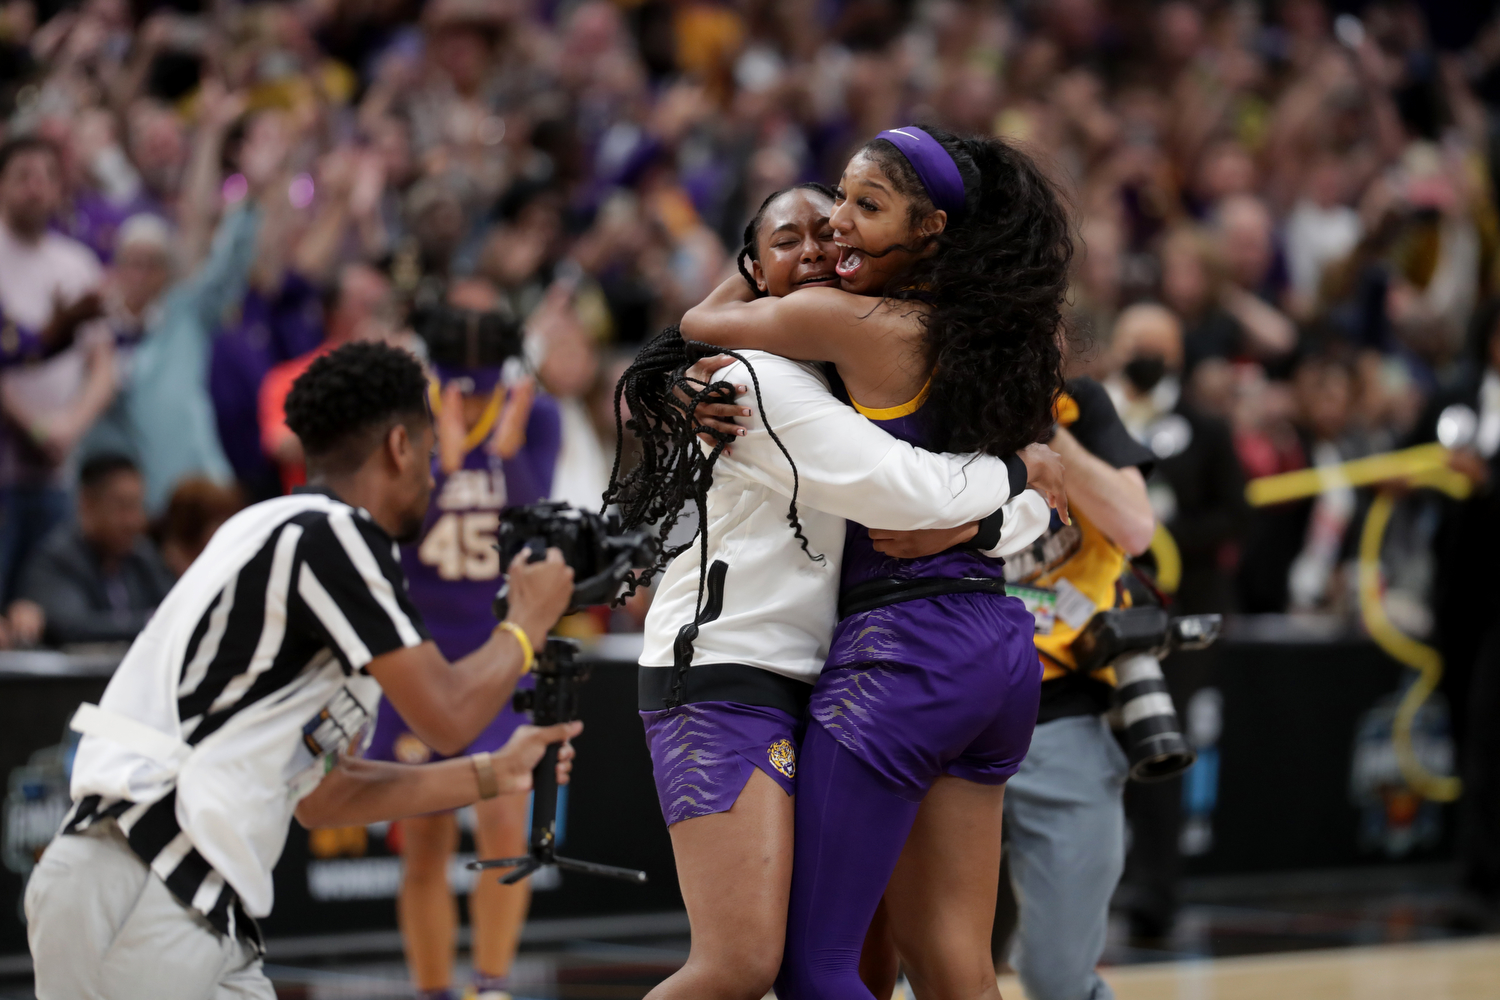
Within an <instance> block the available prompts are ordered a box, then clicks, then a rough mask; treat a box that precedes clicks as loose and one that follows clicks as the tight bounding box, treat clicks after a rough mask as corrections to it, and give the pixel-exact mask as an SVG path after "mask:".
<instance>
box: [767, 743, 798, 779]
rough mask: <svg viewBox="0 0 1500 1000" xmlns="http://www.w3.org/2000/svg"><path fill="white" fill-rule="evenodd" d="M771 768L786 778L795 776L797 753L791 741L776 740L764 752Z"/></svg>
mask: <svg viewBox="0 0 1500 1000" xmlns="http://www.w3.org/2000/svg"><path fill="white" fill-rule="evenodd" d="M766 756H767V757H768V758H770V761H771V766H772V767H774V768H776V770H778V771H780V772H781V773H782V774H784V775H786V776H787V777H788V778H795V777H796V776H797V751H796V749H795V748H794V747H793V746H792V741H791V740H777V741H776V742H775V743H772V744H771V746H770V747H769V748H768V749H767V750H766Z"/></svg>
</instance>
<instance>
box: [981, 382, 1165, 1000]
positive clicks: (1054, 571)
mask: <svg viewBox="0 0 1500 1000" xmlns="http://www.w3.org/2000/svg"><path fill="white" fill-rule="evenodd" d="M1057 417H1058V420H1057V424H1058V426H1057V431H1056V434H1055V435H1054V437H1053V439H1052V441H1051V442H1050V443H1051V445H1052V448H1053V449H1054V450H1055V451H1057V453H1058V454H1059V455H1061V456H1062V457H1063V462H1064V463H1065V464H1066V466H1067V469H1068V504H1069V508H1070V510H1071V511H1072V514H1073V524H1072V525H1064V524H1060V523H1059V522H1058V521H1057V520H1056V518H1054V520H1053V526H1052V530H1051V531H1049V532H1048V533H1047V534H1045V535H1043V536H1042V537H1041V538H1040V539H1038V540H1037V541H1036V542H1035V543H1034V544H1033V545H1032V547H1031V550H1030V552H1028V553H1022V554H1020V555H1017V556H1013V557H1011V558H1010V559H1009V560H1007V561H1006V566H1005V576H1006V579H1007V580H1008V581H1012V582H1013V583H1016V584H1020V585H1022V586H1025V587H1029V588H1035V589H1036V590H1037V591H1039V592H1043V593H1045V595H1046V596H1042V597H1041V600H1042V601H1044V602H1052V603H1048V604H1047V605H1046V606H1045V610H1044V611H1043V613H1042V614H1041V615H1039V616H1038V618H1037V632H1036V647H1037V652H1038V653H1039V654H1041V660H1042V701H1041V708H1040V710H1039V712H1038V715H1037V727H1036V732H1035V734H1034V735H1033V736H1032V738H1031V751H1030V753H1028V754H1027V756H1026V760H1025V762H1024V763H1022V765H1021V769H1020V770H1019V771H1018V772H1017V773H1016V776H1015V777H1014V778H1012V779H1011V780H1010V784H1009V786H1008V788H1007V792H1006V796H1005V823H1006V827H1007V845H1008V847H1009V852H1010V873H1011V881H1012V884H1013V885H1014V887H1015V896H1016V901H1017V906H1018V924H1017V928H1016V934H1017V941H1018V944H1019V948H1018V950H1017V961H1016V965H1017V970H1018V971H1019V972H1020V974H1021V981H1022V983H1023V984H1024V985H1025V988H1026V995H1027V996H1029V997H1031V998H1032V1000H1065V998H1066V1000H1077V998H1080V997H1088V998H1090V1000H1102V998H1107V997H1109V996H1111V995H1112V994H1111V992H1110V989H1109V986H1108V985H1106V984H1105V983H1104V981H1103V980H1102V979H1100V978H1099V976H1098V974H1097V973H1095V971H1094V966H1095V965H1096V964H1097V963H1098V961H1099V955H1100V954H1101V953H1102V952H1103V950H1104V939H1105V931H1106V929H1107V924H1108V920H1109V899H1110V895H1111V894H1112V893H1113V892H1114V889H1115V885H1116V883H1118V882H1119V880H1120V872H1121V869H1122V868H1123V866H1124V861H1125V810H1124V802H1123V793H1124V787H1125V777H1126V768H1127V764H1126V759H1125V754H1124V753H1123V752H1122V751H1121V748H1120V744H1119V742H1118V741H1117V740H1116V739H1115V736H1114V734H1113V733H1112V732H1110V727H1109V723H1108V722H1106V721H1105V719H1104V713H1105V712H1107V711H1108V710H1109V707H1110V696H1111V686H1112V685H1113V683H1114V677H1113V671H1112V670H1109V669H1105V670H1102V671H1097V672H1096V673H1094V674H1092V675H1085V674H1082V673H1080V672H1078V671H1077V670H1075V669H1074V661H1073V656H1072V652H1071V651H1070V649H1069V645H1070V644H1071V643H1072V641H1073V639H1074V638H1075V637H1076V636H1077V635H1078V632H1079V630H1080V629H1082V627H1083V626H1084V625H1085V624H1087V623H1088V620H1089V619H1090V618H1091V617H1092V616H1093V614H1094V613H1095V612H1096V611H1099V610H1102V609H1105V608H1110V607H1114V606H1116V604H1117V603H1118V602H1119V598H1118V596H1117V594H1118V591H1117V588H1116V581H1117V580H1118V579H1119V577H1120V573H1121V571H1122V570H1123V569H1124V568H1125V560H1126V554H1127V553H1128V554H1130V555H1139V554H1141V553H1142V552H1144V551H1146V549H1147V547H1148V546H1150V544H1151V536H1152V533H1153V532H1154V530H1155V518H1154V516H1153V514H1152V512H1151V502H1150V500H1149V499H1148V498H1147V495H1146V481H1145V477H1146V476H1147V475H1149V474H1150V471H1151V465H1152V455H1151V453H1150V452H1148V451H1147V450H1146V449H1145V448H1144V447H1142V446H1141V445H1140V444H1138V443H1137V442H1136V441H1135V439H1134V438H1132V437H1131V436H1130V434H1129V432H1128V431H1126V429H1125V425H1124V424H1123V423H1121V421H1120V418H1119V416H1118V415H1117V413H1116V412H1115V408H1114V406H1113V404H1112V403H1111V402H1110V399H1109V396H1108V394H1107V393H1105V391H1104V389H1103V387H1101V386H1100V385H1099V384H1098V383H1097V382H1094V381H1093V380H1092V379H1086V378H1076V379H1072V380H1070V381H1069V382H1068V384H1067V393H1066V395H1064V396H1063V397H1062V398H1061V399H1060V400H1059V401H1058V405H1057ZM1028 603H1031V601H1028Z"/></svg>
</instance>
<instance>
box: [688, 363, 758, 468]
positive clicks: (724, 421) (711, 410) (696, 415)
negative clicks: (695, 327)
mask: <svg viewBox="0 0 1500 1000" xmlns="http://www.w3.org/2000/svg"><path fill="white" fill-rule="evenodd" d="M732 364H734V358H732V357H730V356H729V355H727V354H715V355H714V356H713V357H709V358H704V359H702V360H701V361H699V362H698V363H697V364H695V365H693V367H691V368H689V369H688V371H687V377H688V378H690V379H695V380H697V381H699V382H702V383H704V384H705V385H707V384H710V383H712V382H713V381H714V374H715V373H716V372H718V371H719V370H720V369H722V368H728V367H729V366H730V365H732ZM734 389H735V391H736V392H740V393H744V392H747V391H748V389H746V387H745V386H742V385H737V386H735V387H734ZM674 391H676V393H677V398H678V399H681V400H682V401H683V402H687V397H686V396H685V395H683V392H682V390H681V389H680V388H679V389H677V390H674ZM748 416H750V408H749V407H746V406H741V405H740V404H739V403H735V402H728V403H699V404H698V406H697V408H696V409H694V410H693V420H694V421H696V422H697V423H698V424H700V425H702V426H704V427H708V428H710V429H712V430H715V431H718V432H719V433H721V434H732V435H734V436H735V437H744V436H745V428H743V427H741V426H740V425H739V424H737V423H735V418H736V417H748ZM698 440H700V441H702V442H703V443H704V444H706V445H708V446H709V447H710V448H713V447H716V446H717V445H718V443H719V439H718V438H716V437H714V435H712V434H710V433H707V432H704V433H701V434H699V435H698ZM731 452H732V449H731V448H730V447H728V446H725V448H724V454H725V455H728V454H730V453H731Z"/></svg>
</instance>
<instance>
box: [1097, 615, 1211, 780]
mask: <svg viewBox="0 0 1500 1000" xmlns="http://www.w3.org/2000/svg"><path fill="white" fill-rule="evenodd" d="M1222 622H1223V616H1221V615H1188V616H1186V617H1182V618H1171V617H1169V616H1168V615H1167V613H1166V611H1164V610H1163V609H1161V608H1157V607H1144V608H1115V609H1112V610H1108V611H1101V612H1099V613H1098V614H1096V615H1095V616H1094V617H1093V618H1091V619H1090V620H1089V623H1088V624H1087V625H1085V626H1084V628H1083V631H1082V632H1080V633H1079V634H1078V638H1076V639H1074V640H1073V644H1072V646H1071V647H1070V648H1071V649H1072V651H1073V660H1074V662H1075V663H1077V665H1078V669H1079V670H1080V671H1082V672H1084V673H1092V672H1094V671H1095V670H1100V669H1102V668H1104V667H1107V666H1113V667H1114V668H1115V694H1114V710H1115V711H1116V712H1118V713H1119V715H1120V719H1121V722H1122V723H1123V725H1124V728H1125V755H1126V756H1127V757H1128V758H1129V759H1130V776H1131V777H1132V778H1134V779H1135V780H1136V781H1162V780H1164V779H1166V778H1170V777H1172V776H1173V775H1175V774H1180V773H1181V772H1183V771H1185V770H1187V769H1188V768H1189V767H1191V766H1192V764H1193V761H1194V760H1195V759H1196V758H1197V756H1198V755H1197V753H1196V752H1195V751H1194V750H1193V748H1192V746H1191V745H1190V744H1189V743H1188V741H1187V740H1186V739H1185V738H1184V737H1183V735H1182V726H1181V725H1180V724H1179V723H1178V721H1177V710H1176V709H1175V708H1174V707H1173V706H1172V696H1171V694H1169V693H1168V691H1167V681H1166V678H1165V677H1163V676H1162V672H1161V662H1160V661H1161V658H1162V657H1164V656H1166V655H1167V654H1168V653H1170V652H1171V651H1172V650H1174V649H1205V648H1207V647H1208V646H1210V645H1212V644H1213V641H1214V640H1215V639H1217V638H1218V637H1219V627H1220V625H1221V624H1222Z"/></svg>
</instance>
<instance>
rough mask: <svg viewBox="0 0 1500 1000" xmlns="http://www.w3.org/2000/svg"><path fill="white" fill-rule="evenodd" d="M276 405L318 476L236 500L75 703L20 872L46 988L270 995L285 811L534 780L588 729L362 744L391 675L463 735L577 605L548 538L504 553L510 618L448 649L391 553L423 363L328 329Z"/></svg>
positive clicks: (430, 716)
mask: <svg viewBox="0 0 1500 1000" xmlns="http://www.w3.org/2000/svg"><path fill="white" fill-rule="evenodd" d="M287 420H288V423H289V425H290V426H291V428H292V430H293V431H294V432H296V433H297V435H298V436H299V437H300V438H301V440H302V443H303V447H304V450H305V452H306V455H307V460H308V472H309V483H310V486H309V487H308V488H306V489H305V490H304V491H302V492H299V493H297V494H294V495H292V496H288V497H281V498H277V499H274V500H267V501H265V502H263V503H260V504H256V505H255V506H253V507H250V508H248V509H247V510H245V511H242V512H241V513H239V514H237V515H235V516H234V517H233V518H231V519H230V520H229V521H228V522H226V523H225V524H224V526H223V527H222V528H221V529H220V530H219V531H218V533H217V534H216V535H215V536H214V538H213V540H212V541H211V542H210V543H209V545H208V547H207V548H206V549H205V550H204V552H203V554H202V556H200V557H199V559H198V560H197V561H196V562H194V563H193V565H192V567H191V568H190V569H189V570H188V572H187V573H186V574H185V575H184V576H183V578H182V579H181V580H180V581H179V582H178V584H177V586H176V587H174V588H173V589H172V591H171V593H170V594H168V596H167V598H166V600H165V601H163V602H162V605H161V607H160V608H159V609H158V610H157V613H156V615H155V616H154V617H153V618H152V620H151V622H150V624H148V625H147V627H146V629H145V631H144V632H142V633H141V635H140V637H139V638H138V639H137V640H136V641H135V643H134V644H133V645H132V646H131V649H130V651H129V652H128V653H127V654H126V657H125V659H124V661H123V662H122V663H121V664H120V667H119V669H118V670H117V671H116V673H115V675H114V678H113V679H112V680H111V681H110V683H109V686H108V688H107V689H106V690H105V693H104V697H103V698H102V699H101V705H100V706H99V707H95V706H91V705H87V706H83V707H81V708H80V710H79V713H78V715H77V716H76V717H75V719H74V722H73V725H74V728H76V729H78V730H79V731H80V732H83V733H84V734H85V735H84V738H83V741H82V742H81V743H80V744H79V748H78V752H77V756H76V759H75V762H74V766H73V776H72V782H73V783H72V792H73V797H74V805H73V808H72V809H71V810H70V811H69V812H68V814H67V817H66V819H65V820H64V822H63V826H62V830H61V832H60V834H59V835H58V837H57V838H56V839H54V840H53V842H52V843H51V844H50V845H48V847H47V850H46V852H45V853H44V854H43V856H42V859H41V861H40V862H39V864H38V866H37V868H36V869H35V871H34V872H33V874H32V877H31V881H30V884H29V885H28V887H27V891H26V916H27V921H28V927H29V936H30V944H31V951H32V956H33V960H34V963H35V969H36V984H37V995H38V997H39V998H40V1000H54V998H55V1000H63V998H67V1000H77V998H80V997H90V998H103V997H109V998H111V1000H119V998H137V997H139V998H146V997H152V998H155V997H161V996H210V995H215V996H219V995H228V994H233V995H236V996H246V997H260V998H264V1000H272V998H273V997H274V991H273V990H272V988H271V984H270V982H269V980H267V979H266V977H265V975H264V973H263V972H262V970H261V943H260V939H259V932H258V929H257V928H256V925H255V921H254V919H253V918H255V917H260V916H264V915H266V914H267V913H269V912H270V910H271V904H272V881H271V869H272V866H273V865H274V864H275V862H276V860H277V858H278V857H279V856H280V854H281V851H282V848H283V846H284V844H285V841H286V831H287V826H288V821H289V820H290V819H291V818H292V816H293V815H295V816H296V817H297V818H298V819H299V820H300V821H301V822H303V824H304V825H318V826H322V825H348V824H362V823H368V822H374V821H376V820H388V819H395V818H398V817H401V816H411V815H416V814H424V813H429V812H434V811H437V810H442V809H453V808H457V807H459V806H462V805H466V804H468V803H470V802H474V801H475V800H478V799H488V798H493V797H494V796H496V795H498V794H502V793H511V792H520V791H524V790H526V789H527V788H529V787H530V782H531V776H530V772H531V769H532V768H533V766H534V765H535V764H536V762H537V761H539V760H540V759H542V756H543V753H544V751H545V749H546V747H547V745H548V744H549V743H557V742H560V741H562V740H564V739H567V738H569V737H571V736H573V735H575V734H576V733H577V732H578V730H579V726H578V724H576V723H575V724H571V725H563V726H553V727H547V728H543V729H536V728H530V727H526V728H522V729H521V730H519V731H518V732H517V734H516V735H515V736H514V737H513V738H512V739H511V741H510V742H509V743H508V744H507V745H506V747H505V748H504V749H503V750H501V751H500V752H499V753H497V754H494V755H488V754H478V755H475V756H474V757H471V758H466V759H461V760H453V761H448V762H445V763H442V764H436V765H430V766H422V767H416V766H410V765H402V764H394V763H378V762H372V761H364V760H360V759H358V757H359V754H360V753H361V751H362V750H363V747H364V744H365V742H366V740H367V738H368V734H369V731H370V725H371V719H372V716H373V715H374V713H375V706H376V702H377V700H378V698H379V696H380V694H381V692H382V690H383V691H384V693H385V694H386V695H387V696H388V697H389V698H390V699H391V701H392V703H393V704H394V705H395V706H396V707H397V709H399V710H400V712H401V715H402V717H403V718H405V719H406V721H407V722H408V723H409V724H410V725H411V727H412V730H413V731H414V732H415V733H416V734H417V735H418V736H419V737H420V738H421V739H422V740H423V742H425V743H426V744H427V745H429V746H431V747H433V748H435V749H436V750H438V751H440V752H443V753H458V752H459V751H460V750H462V749H463V748H464V747H465V746H467V745H468V744H469V743H470V741H472V740H473V739H474V737H475V736H477V735H478V734H479V732H480V730H481V729H483V728H484V726H485V725H486V724H487V723H489V721H490V720H491V719H493V718H494V717H495V715H496V713H497V712H499V711H500V709H501V708H502V707H503V706H504V705H505V704H506V702H507V700H508V699H509V697H510V695H511V691H512V690H513V688H514V687H515V684H516V681H517V679H518V678H519V677H520V676H521V675H522V674H524V673H525V672H526V670H527V669H528V668H529V667H530V665H531V662H532V659H533V651H532V639H531V637H533V636H534V637H536V641H537V642H538V643H540V642H541V641H542V640H543V638H544V637H545V635H546V633H547V631H548V630H549V629H550V628H551V626H552V625H553V624H554V623H555V622H556V620H557V619H558V617H559V616H560V615H561V613H562V612H563V610H564V609H565V608H566V607H567V605H568V603H569V600H570V598H571V596H572V590H573V572H572V570H571V569H570V568H569V567H568V566H566V565H565V564H564V562H563V560H562V557H561V554H560V553H559V552H558V551H557V550H555V549H552V550H549V552H548V554H547V558H546V560H545V561H541V562H537V563H527V562H525V561H524V560H525V557H524V556H523V557H521V558H518V559H517V560H516V561H515V562H514V563H512V565H511V566H510V567H509V569H508V576H509V586H510V616H509V618H508V619H507V621H505V622H502V623H501V624H500V625H499V626H497V627H496V628H495V629H494V631H493V633H492V634H491V636H490V637H489V639H488V640H487V641H486V642H485V643H484V645H482V646H481V647H480V648H479V649H477V650H475V651H474V652H473V653H471V654H470V655H468V656H466V657H464V658H463V659H461V660H459V661H458V662H456V663H451V664H450V663H449V662H448V661H447V660H446V659H444V657H443V655H442V654H441V653H440V652H439V651H438V649H437V647H436V645H435V644H434V643H433V642H432V640H431V639H430V638H429V637H428V634H427V631H426V628H425V626H424V625H423V623H422V619H421V616H420V614H419V613H418V612H417V610H416V608H415V607H413V605H412V604H411V601H410V599H409V598H408V596H407V593H406V580H405V576H404V574H403V573H402V570H401V566H400V563H399V562H398V561H397V559H396V553H395V542H397V541H401V540H406V539H410V538H412V537H413V536H414V534H415V533H416V532H417V530H418V529H419V528H420V527H421V525H422V521H423V517H424V516H425V514H426V512H427V501H428V498H429V495H430V493H431V491H432V486H433V480H432V474H431V467H430V465H429V461H430V456H431V453H432V447H433V440H434V435H433V428H432V419H431V416H430V414H429V410H428V405H427V379H426V377H425V375H424V374H423V372H422V369H421V367H420V365H418V363H417V362H416V360H415V359H414V358H413V357H411V355H409V354H407V353H406V352H404V351H401V350H398V349H396V348H392V347H388V346H385V345H382V344H374V343H363V344H351V345H347V346H345V347H342V348H340V349H339V350H336V351H334V352H332V353H330V354H328V355H326V356H325V357H322V358H319V359H318V360H317V361H316V362H314V363H313V364H312V365H311V367H309V368H308V370H307V372H306V374H304V375H303V376H302V377H301V378H299V379H298V380H297V382H296V384H295V385H294V386H293V388H292V391H291V393H290V395H289V396H288V398H287ZM570 757H571V754H570V753H564V754H562V755H561V757H560V760H562V761H564V763H562V764H561V765H560V767H559V772H560V773H559V780H563V778H564V776H565V773H566V771H567V769H568V765H567V764H566V763H565V761H566V760H567V759H568V758H570Z"/></svg>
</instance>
